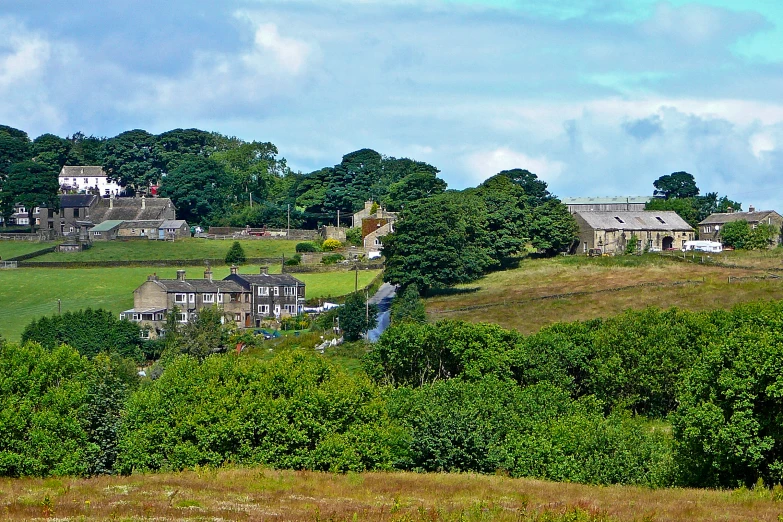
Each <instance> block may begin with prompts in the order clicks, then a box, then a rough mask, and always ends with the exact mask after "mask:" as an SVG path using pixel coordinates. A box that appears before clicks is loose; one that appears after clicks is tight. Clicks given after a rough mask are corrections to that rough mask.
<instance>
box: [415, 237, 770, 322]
mask: <svg viewBox="0 0 783 522" xmlns="http://www.w3.org/2000/svg"><path fill="white" fill-rule="evenodd" d="M773 252H774V251H773ZM738 254H739V253H733V255H732V257H731V259H732V261H733V262H734V263H736V264H741V265H745V264H748V263H752V266H758V268H755V269H736V268H725V267H718V266H709V265H701V264H694V263H685V262H681V261H676V260H672V259H668V258H664V257H661V256H657V255H654V254H650V255H645V256H631V257H616V258H607V257H603V258H587V257H582V256H574V257H567V258H555V259H538V260H525V261H523V262H522V263H521V265H520V267H519V268H518V269H515V270H508V271H504V272H495V273H492V274H490V275H488V276H486V277H484V278H482V279H481V280H479V281H477V282H475V283H472V284H468V285H461V286H458V287H457V288H455V289H453V291H449V292H444V293H443V294H442V295H436V296H434V297H430V298H428V299H427V300H426V307H427V312H428V315H429V318H430V320H438V319H443V318H454V319H463V320H466V321H473V322H479V321H483V322H492V323H498V324H500V325H502V326H505V327H507V328H515V329H517V330H519V331H521V332H524V333H532V332H536V331H538V330H539V329H540V328H541V327H542V326H545V325H547V324H551V323H554V322H557V321H574V320H584V319H592V318H596V317H607V316H612V315H616V314H619V313H621V312H622V311H623V310H626V309H629V308H634V309H639V308H644V307H646V306H657V307H662V308H668V307H672V306H676V307H678V308H684V309H689V310H707V309H715V308H730V307H731V306H733V305H735V304H737V303H741V302H747V301H754V300H759V299H783V279H764V280H753V279H750V280H742V279H739V278H752V277H769V275H770V274H769V273H768V272H767V271H765V270H764V265H765V264H766V265H769V264H773V263H774V261H775V259H776V258H775V257H773V256H772V255H764V256H762V255H759V254H754V253H751V254H746V255H745V256H742V255H738ZM778 255H780V252H778ZM777 264H780V257H778V258H777ZM729 276H731V277H732V278H735V280H734V281H733V282H731V283H729V282H728V278H729ZM773 277H774V275H773ZM685 281H691V282H694V284H687V285H678V286H674V285H672V284H673V283H677V282H685ZM637 283H658V284H661V285H663V286H657V287H642V288H629V289H624V290H619V291H613V292H602V291H603V290H606V289H619V288H622V287H626V286H629V285H634V284H637ZM666 285H669V286H666ZM572 292H584V294H582V295H573V296H565V297H561V298H552V299H542V298H545V297H547V296H553V295H559V294H566V293H572ZM461 308H469V309H468V310H460V309H461Z"/></svg>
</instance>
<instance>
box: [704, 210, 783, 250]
mask: <svg viewBox="0 0 783 522" xmlns="http://www.w3.org/2000/svg"><path fill="white" fill-rule="evenodd" d="M743 220H744V221H747V222H748V224H749V225H750V226H751V227H752V228H756V227H757V226H759V225H760V224H765V225H773V226H774V227H775V228H776V229H777V233H776V234H775V236H774V237H773V238H772V242H773V244H775V245H779V244H780V241H781V234H780V231H781V227H783V216H781V215H780V214H778V213H777V212H775V211H774V210H756V209H755V208H753V207H749V208H748V211H747V212H725V213H716V214H710V215H709V216H707V218H706V219H704V220H703V221H701V222H700V223H699V239H706V240H710V241H720V240H721V237H720V231H721V229H722V228H723V226H724V225H725V224H726V223H731V222H734V221H743Z"/></svg>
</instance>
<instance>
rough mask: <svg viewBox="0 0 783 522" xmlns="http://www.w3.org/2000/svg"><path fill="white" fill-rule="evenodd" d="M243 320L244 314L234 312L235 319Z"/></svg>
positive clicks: (237, 320)
mask: <svg viewBox="0 0 783 522" xmlns="http://www.w3.org/2000/svg"><path fill="white" fill-rule="evenodd" d="M241 320H242V314H234V321H236V322H240V321H241Z"/></svg>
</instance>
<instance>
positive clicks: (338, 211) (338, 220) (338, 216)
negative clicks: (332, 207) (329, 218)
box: [337, 208, 340, 228]
mask: <svg viewBox="0 0 783 522" xmlns="http://www.w3.org/2000/svg"><path fill="white" fill-rule="evenodd" d="M337 228H340V209H339V208H338V209H337Z"/></svg>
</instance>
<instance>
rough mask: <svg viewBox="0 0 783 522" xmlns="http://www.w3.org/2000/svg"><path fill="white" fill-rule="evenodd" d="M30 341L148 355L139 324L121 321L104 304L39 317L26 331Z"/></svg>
mask: <svg viewBox="0 0 783 522" xmlns="http://www.w3.org/2000/svg"><path fill="white" fill-rule="evenodd" d="M27 342H35V343H39V344H40V345H42V346H43V347H44V348H48V349H50V350H52V349H54V348H56V347H58V346H60V345H62V344H67V345H69V346H71V347H73V348H76V350H78V352H79V353H80V354H81V355H85V356H87V357H94V356H96V355H97V354H99V353H105V352H108V353H117V354H119V355H121V356H123V357H127V358H130V359H134V360H137V361H141V360H143V359H144V355H145V354H144V344H145V343H144V342H143V341H142V340H141V338H140V337H139V325H137V324H136V323H132V322H130V321H124V320H122V321H121V320H120V319H118V318H117V316H116V315H115V314H113V313H111V312H109V311H108V310H103V309H101V308H98V309H96V310H93V309H91V308H87V309H86V310H78V311H75V312H66V313H64V314H62V315H52V316H50V317H49V316H44V317H41V318H40V319H35V320H33V321H32V322H30V324H28V325H27V326H26V327H25V329H24V332H22V343H27Z"/></svg>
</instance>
